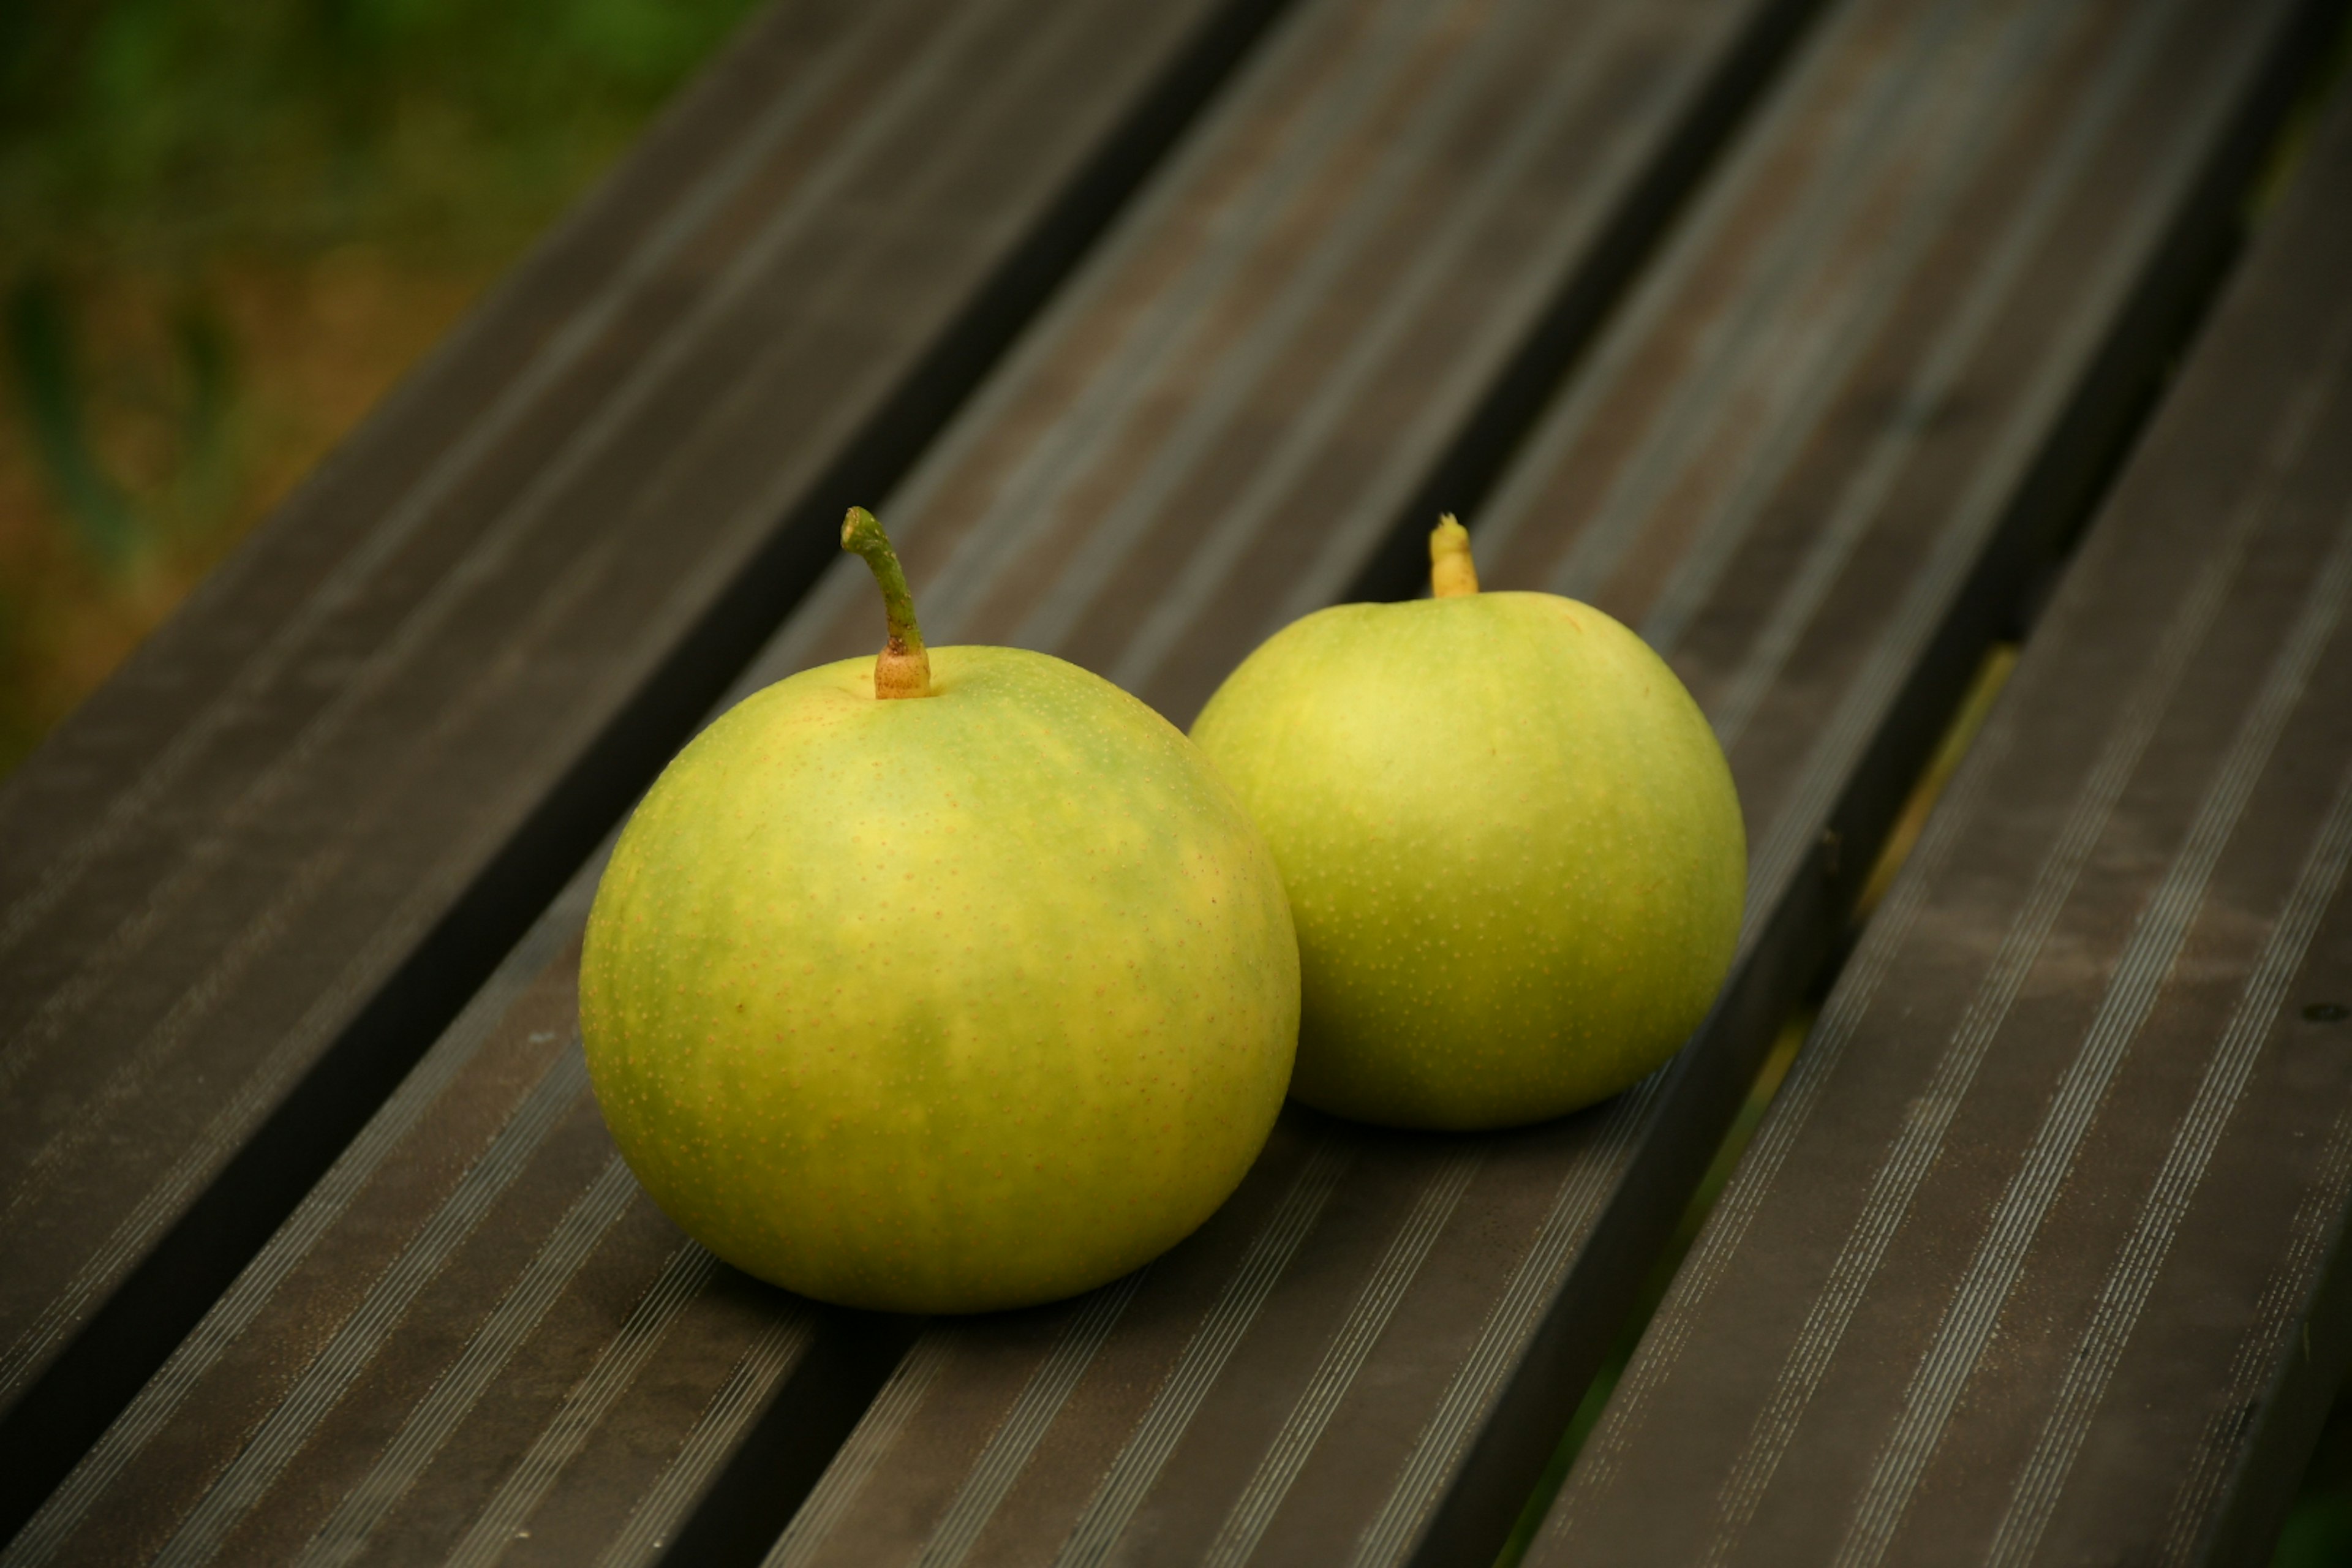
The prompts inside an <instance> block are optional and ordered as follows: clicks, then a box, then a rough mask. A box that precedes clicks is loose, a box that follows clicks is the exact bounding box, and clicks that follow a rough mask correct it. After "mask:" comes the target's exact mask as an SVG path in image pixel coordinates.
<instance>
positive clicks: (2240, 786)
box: [1835, 532, 2352, 1568]
mask: <svg viewBox="0 0 2352 1568" xmlns="http://www.w3.org/2000/svg"><path fill="white" fill-rule="evenodd" d="M2347 589H2352V532H2347V534H2346V535H2345V538H2344V540H2343V542H2341V543H2339V544H2338V545H2337V547H2336V550H2335V552H2334V553H2333V555H2332V556H2331V558H2330V559H2329V561H2328V563H2327V564H2326V568H2325V569H2324V570H2322V571H2321V573H2320V574H2318V576H2317V578H2316V579H2315V583H2314V585H2313V591H2312V593H2311V595H2310V597H2309V598H2307V599H2306V601H2305V606H2304V608H2303V611H2302V613H2301V614H2300V615H2298V616H2297V617H2296V619H2295V623H2294V626H2293V628H2292V629H2291V630H2290V631H2289V633H2288V635H2287V637H2286V639H2285V642H2284V646H2283V647H2281V648H2280V650H2279V652H2278V654H2277V656H2276V657H2275V658H2273V661H2272V663H2271V667H2270V668H2269V670H2268V671H2267V672H2266V674H2265V676H2264V679H2263V685H2262V688H2261V689H2260V691H2259V693H2258V694H2257V696H2256V697H2255V700H2254V702H2253V705H2252V709H2251V710H2250V711H2249V712H2248V713H2247V715H2246V717H2245V720H2244V721H2243V722H2242V724H2241V726H2240V728H2239V731H2238V733H2237V735H2236V737H2235V738H2234V739H2233V740H2232V742H2231V746H2230V750H2229V752H2228V754H2227V756H2226V757H2225V759H2224V760H2223V762H2222V764H2221V768H2220V769H2219V771H2218V772H2217V773H2216V775H2215V777H2214V780H2213V783H2212V784H2211V785H2210V788H2209V789H2208V790H2207V793H2206V795H2205V799H2204V800H2203V802H2202V803H2200V806H2199V808H2198V814H2197V818H2196V820H2195V822H2194V823H2192V824H2191V825H2190V827H2189V834H2188V837H2187V838H2186V840H2185V841H2184V842H2183V844H2182V846H2181V848H2180V851H2179V854H2178V855H2177V856H2176V858H2174V860H2173V862H2172V864H2171V866H2170V867H2169V868H2168V869H2167V871H2166V873H2165V878H2164V880H2163V882H2162V883H2161V884H2160V885H2158V888H2157V889H2156V891H2155V893H2154V894H2153V895H2152V896H2151V897H2150V899H2149V900H2148V902H2147V905H2146V906H2145V907H2144V908H2143V909H2142V910H2141V913H2140V917H2139V921H2138V923H2137V926H2136V927H2135V929H2134V931H2133V932H2132V936H2131V940H2130V942H2128V944H2127V945H2126V948H2125V951H2124V954H2123V957H2122V959H2121V961H2120V963H2118V964H2117V967H2116V974H2115V977H2114V978H2113V980H2112V981H2110V983H2109V984H2108V988H2107V994H2106V995H2105V997H2104V998H2103V999H2102V1000H2101V1003H2100V1006H2099V1011H2098V1014H2097V1015H2096V1016H2095V1017H2094V1018H2093V1020H2092V1024H2091V1027H2090V1030H2089V1032H2088V1034H2087V1036H2086V1037H2085V1039H2084V1044H2083V1047H2082V1048H2081V1050H2080V1052H2079V1054H2078V1055H2077V1056H2076V1058H2075V1059H2074V1064H2073V1066H2072V1067H2070V1068H2069V1069H2068V1070H2067V1073H2066V1077H2065V1079H2064V1080H2063V1082H2062V1083H2061V1084H2060V1086H2059V1089H2058V1093H2057V1095H2056V1096H2055V1097H2054V1099H2053V1102H2052V1104H2051V1106H2050V1109H2049V1110H2048V1112H2047V1113H2046V1115H2045V1116H2044V1119H2043V1121H2042V1126H2041V1128H2040V1129H2039V1130H2037V1131H2036V1133H2035V1135H2034V1140H2033V1142H2032V1147H2031V1148H2030V1150H2029V1151H2028V1152H2027V1155H2026V1158H2025V1161H2024V1163H2023V1164H2022V1165H2021V1167H2020V1168H2019V1170H2018V1172H2017V1173H2016V1174H2015V1175H2014V1176H2013V1177H2012V1178H2011V1181H2010V1184H2009V1186H2008V1189H2007V1190H2006V1191H2005V1192H2004V1193H2003V1194H2002V1195H2001V1201H2000V1206H1999V1208H1998V1209H1997V1210H1996V1211H1995V1214H1994V1218H1993V1223H1992V1225H1991V1226H1990V1228H1989V1229H1988V1231H1987V1233H1986V1235H1985V1237H1984V1238H1983V1240H1982V1241H1981V1242H1980V1243H1979V1247H1978V1249H1977V1254H1976V1257H1975V1258H1973V1259H1972V1260H1971V1262H1970V1265H1969V1270H1968V1273H1967V1274H1966V1276H1964V1277H1963V1279H1962V1280H1961V1282H1960V1285H1959V1288H1958V1290H1957V1291H1956V1293H1955V1295H1954V1297H1953V1299H1952V1301H1951V1304H1950V1306H1949V1307H1948V1310H1947V1311H1946V1314H1945V1318H1944V1321H1943V1323H1942V1325H1941V1326H1940V1327H1939V1329H1938V1330H1937V1336H1936V1341H1935V1343H1934V1344H1933V1346H1932V1347H1931V1348H1930V1349H1929V1351H1928V1352H1927V1355H1926V1356H1925V1357H1924V1358H1923V1359H1922V1361H1921V1363H1920V1364H1919V1366H1918V1368H1917V1370H1916V1372H1915V1373H1914V1374H1913V1376H1912V1380H1911V1384H1910V1386H1909V1387H1908V1388H1907V1389H1906V1391H1905V1394H1904V1400H1903V1409H1902V1415H1901V1416H1900V1418H1899V1419H1898V1420H1897V1422H1896V1425H1895V1431H1894V1432H1893V1433H1892V1434H1891V1435H1890V1436H1889V1437H1888V1438H1887V1440H1886V1442H1885V1445H1884V1446H1883V1447H1881V1449H1880V1453H1879V1459H1878V1462H1877V1464H1876V1466H1875V1467H1874V1470H1873V1473H1872V1475H1871V1478H1870V1480H1869V1483H1868V1484H1867V1486H1866V1487H1865V1489H1864V1493H1863V1496H1862V1498H1861V1500H1860V1501H1859V1502H1858V1504H1857V1505H1856V1507H1855V1510H1854V1513H1853V1520H1852V1521H1851V1523H1850V1525H1849V1527H1848V1530H1847V1532H1846V1536H1845V1539H1844V1541H1843V1543H1842V1544H1841V1546H1840V1548H1839V1551H1838V1554H1837V1557H1836V1559H1835V1568H1871V1565H1874V1564H1875V1563H1878V1562H1880V1561H1881V1560H1882V1559H1883V1558H1884V1557H1885V1552H1886V1550H1887V1547H1888V1545H1889V1543H1890V1542H1892V1541H1893V1539H1894V1535H1895V1528H1896V1526H1897V1525H1898V1524H1900V1523H1901V1521H1902V1516H1903V1514H1904V1512H1905V1511H1906V1510H1907V1508H1908V1507H1909V1504H1910V1500H1911V1497H1912V1494H1913V1492H1914V1490H1915V1489H1916V1487H1917V1485H1918V1481H1919V1478H1920V1476H1921V1475H1922V1473H1924V1472H1925V1470H1926V1468H1927V1461H1928V1458H1930V1456H1931V1455H1932V1454H1933V1452H1934V1450H1935V1447H1936V1443H1937V1438H1938V1437H1939V1436H1940V1435H1941V1433H1942V1430H1943V1426H1944V1423H1945V1420H1946V1419H1947V1417H1948V1415H1950V1413H1951V1409H1952V1406H1953V1405H1954V1403H1955V1402H1957V1401H1958V1398H1959V1393H1960V1388H1961V1386H1962V1384H1964V1383H1965V1382H1966V1381H1967V1378H1968V1376H1969V1373H1971V1372H1972V1371H1973V1370H1974V1368H1975V1366H1976V1363H1977V1360H1978V1358H1979V1356H1980V1355H1981V1354H1982V1353H1983V1350H1984V1347H1985V1344H1986V1342H1988V1341H1989V1340H1990V1337H1991V1335H1992V1331H1993V1328H1994V1326H1995V1324H1996V1322H1997V1321H1998V1319H1999V1315H2000V1308H2001V1305H2002V1304H2003V1303H2004V1302H2005V1301H2006V1300H2008V1297H2009V1294H2010V1292H2011V1289H2012V1288H2013V1287H2014V1285H2015V1283H2016V1280H2017V1277H2018V1275H2019V1273H2020V1272H2021V1270H2022V1269H2023V1268H2024V1266H2025V1256H2026V1252H2027V1249H2028V1247H2030V1246H2031V1244H2032V1239H2033V1237H2034V1235H2035V1233H2036V1232H2037V1231H2038V1229H2039V1227H2040V1225H2041V1221H2042V1216H2043V1215H2044V1214H2046V1213H2047V1212H2048V1208H2049V1205H2050V1204H2051V1202H2052V1201H2053V1198H2054V1196H2055V1195H2056V1192H2057V1189H2058V1186H2059V1184H2060V1183H2061V1182H2062V1181H2063V1178H2064V1176H2065V1173H2066V1172H2067V1170H2068V1169H2070V1168H2071V1166H2072V1164H2073V1162H2074V1152H2075V1150H2076V1149H2077V1148H2078V1147H2079V1146H2080V1143H2081V1141H2082V1138H2083V1136H2084V1132H2085V1131H2087V1130H2088V1128H2089V1125H2090V1121H2091V1118H2092V1116H2093V1114H2094V1113H2095V1111H2096V1110H2097V1108H2098V1104H2099V1101H2100V1099H2101V1097H2102V1096H2103V1095H2104V1093H2105V1089H2106V1086H2107V1084H2108V1082H2109V1081H2110V1080H2111V1079H2112V1078H2113V1077H2114V1074H2115V1071H2116V1068H2117V1067H2118V1066H2119V1065H2120V1062H2121V1059H2122V1057H2123V1053H2124V1051H2125V1050H2126V1047H2128V1046H2129V1045H2130V1043H2131V1040H2132V1038H2133V1037H2134V1036H2135V1035H2136V1034H2137V1032H2138V1029H2139V1026H2140V1025H2141V1024H2142V1023H2143V1022H2145V1021H2146V1019H2147V1014H2148V1012H2149V1010H2150V1009H2151V1008H2153V1007H2154V1006H2155V1005H2156V997H2157V993H2158V990H2159V989H2160V988H2161V987H2162V985H2163V984H2164V982H2165V980H2166V979H2167V978H2168V977H2169V974H2170V973H2171V969H2172V965H2173V963H2174V962H2175V961H2176V960H2177V958H2178V957H2179V952H2180V949H2181V945H2182V944H2183V943H2184V942H2186V941H2187V940H2188V935H2189V925H2190V923H2191V921H2193V920H2194V919H2195V918H2196V915H2197V913H2198V911H2199V910H2200V907H2201V905H2202V902H2203V899H2204V891H2205V887H2206V883H2207V881H2208V879H2210V876H2211V874H2212V870H2213V867H2214V864H2215V863H2216V862H2217V861H2218V860H2219V859H2220V858H2221V851H2222V849H2223V847H2225V846H2226V845H2227V844H2228V842H2229V838H2230V836H2231V833H2232V832H2233V831H2234V830H2235V828H2236V826H2237V822H2238V818H2239V816H2240V814H2241V813H2242V811H2243V810H2244V808H2245V804H2246V800H2247V797H2248V795H2250V794H2251V793H2252V789H2253V786H2254V783H2255V781H2256V779H2257V778H2258V777H2259V776H2260V775H2261V773H2262V772H2263V769H2264V767H2265V766H2266V765H2267V764H2268V763H2269V760H2270V756H2271V753H2272V752H2273V749H2274V748H2275V746H2276V745H2277V742H2278V738H2279V734H2280V732H2281V731H2283V730H2284V727H2285V724H2286V721H2287V718H2288V716H2289V714H2290V713H2291V712H2292V710H2293V709H2294V704H2295V703H2296V701H2297V700H2300V698H2301V697H2302V694H2303V690H2304V688H2305V684H2306V683H2307V682H2308V680H2309V679H2310V675H2311V670H2312V668H2313V666H2314V665H2315V663H2316V661H2317V659H2318V658H2319V655H2320V652H2321V651H2322V649H2323V648H2324V647H2326V643H2327V640H2328V638H2329V637H2331V636H2333V634H2334V632H2335V630H2336V625H2337V623H2338V622H2339V621H2340V620H2341V619H2342V618H2343V615H2344V610H2345V601H2346V597H2347Z"/></svg>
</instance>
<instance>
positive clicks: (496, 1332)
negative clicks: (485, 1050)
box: [164, 1156, 637, 1568]
mask: <svg viewBox="0 0 2352 1568" xmlns="http://www.w3.org/2000/svg"><path fill="white" fill-rule="evenodd" d="M636 1195H637V1184H636V1183H635V1181H634V1180H633V1179H631V1177H630V1175H629V1169H628V1167H627V1166H626V1165H625V1164H623V1163H621V1161H620V1159H619V1158H618V1157H617V1156H615V1157H614V1159H613V1160H612V1161H611V1163H608V1164H606V1165H605V1167H604V1172H603V1173H602V1174H600V1175H599V1176H598V1177H597V1178H596V1180H595V1182H594V1183H593V1184H592V1185H591V1186H590V1187H589V1189H588V1190H587V1192H585V1193H583V1194H581V1196H580V1198H579V1199H578V1200H577V1201H576V1202H575V1203H574V1204H573V1205H572V1208H571V1210H570V1212H568V1213H567V1214H565V1215H564V1216H563V1218H562V1219H561V1220H560V1221H558V1222H557V1223H556V1226H555V1228H554V1230H553V1231H551V1233H550V1234H549V1236H548V1237H547V1240H546V1241H545V1242H543V1243H542V1244H541V1247H540V1249H539V1253H538V1255H537V1256H536V1257H534V1258H532V1259H531V1261H530V1266H529V1267H528V1268H525V1269H524V1270H523V1274H522V1278H521V1279H518V1280H516V1281H515V1283H514V1285H513V1287H512V1288H511V1289H509V1290H508V1292H507V1293H506V1295H505V1296H504V1298H502V1299H501V1300H499V1304H498V1305H497V1306H496V1307H495V1308H493V1309H492V1310H491V1312H490V1315H489V1318H488V1321H485V1322H484V1323H483V1324H482V1326H481V1327H480V1328H479V1329H478V1330H477V1331H475V1332H474V1335H473V1337H472V1338H471V1339H469V1340H468V1341H467V1342H466V1344H465V1347H464V1349H463V1350H462V1351H460V1352H458V1356H457V1362H456V1363H454V1364H453V1365H451V1366H450V1367H449V1368H448V1370H447V1371H446V1372H445V1373H443V1374H442V1376H441V1378H440V1379H439V1381H438V1382H436V1384H434V1385H433V1388H432V1389H431V1391H430V1392H428V1393H427V1394H425V1399H424V1401H423V1403H421V1404H420V1405H417V1407H416V1408H415V1411H414V1412H412V1413H411V1414H410V1415H409V1417H408V1419H407V1421H406V1422H404V1423H403V1425H402V1426H401V1429H400V1431H399V1432H398V1433H397V1434H395V1435H394V1437H393V1440H392V1441H391V1443H389V1444H388V1445H386V1447H385V1448H384V1450H383V1453H382V1454H381V1455H380V1456H379V1457H378V1458H377V1459H376V1462H375V1464H374V1466H373V1468H370V1469H369V1471H368V1473H367V1475H366V1476H365V1477H363V1478H362V1479H361V1480H360V1482H359V1484H358V1485H357V1486H355V1487H353V1488H352V1489H351V1490H350V1491H349V1492H346V1493H345V1494H344V1496H343V1500H342V1503H341V1506H340V1507H338V1508H337V1509H336V1510H335V1512H334V1514H333V1516H332V1517H331V1518H330V1519H329V1520H328V1521H327V1522H326V1524H325V1525H324V1526H322V1527H321V1528H320V1531H319V1533H318V1535H316V1536H315V1537H313V1538H312V1540H311V1542H310V1545H309V1546H308V1547H306V1548H305V1549H304V1551H303V1552H302V1555H301V1556H300V1557H299V1559H297V1562H298V1563H300V1564H302V1565H303V1568H312V1565H320V1568H323V1565H326V1564H340V1563H348V1562H349V1561H351V1559H352V1558H353V1557H355V1556H357V1555H358V1554H359V1552H361V1551H362V1549H363V1548H364V1547H365V1546H366V1545H367V1543H368V1537H369V1536H370V1535H371V1534H373V1531H374V1530H375V1528H376V1526H377V1525H379V1524H381V1523H382V1522H383V1520H384V1518H385V1516H386V1515H388V1514H389V1513H391V1512H392V1510H393V1509H394V1507H396V1506H397V1505H398V1504H399V1501H400V1500H401V1499H402V1498H403V1497H404V1496H406V1495H407V1492H408V1489H409V1488H410V1487H412V1486H414V1485H415V1483H416V1478H417V1477H418V1476H420V1475H422V1474H423V1473H424V1472H425V1467H426V1466H427V1465H429V1464H431V1463H432V1462H433V1458H434V1456H435V1455H436V1454H438V1453H439V1452H440V1451H441V1449H442V1447H443V1446H444V1445H445V1444H446V1443H447V1442H448V1441H449V1439H450V1437H451V1436H454V1435H455V1434H456V1432H457V1428H458V1426H460V1425H461V1424H463V1423H464V1421H465V1419H466V1417H467V1415H471V1414H472V1413H473V1409H474V1406H475V1405H476V1404H477V1403H478V1402H479V1401H480V1399H481V1397H482V1395H483V1394H485V1393H486V1392H488V1389H489V1386H490V1384H492V1383H493V1382H494V1381H496V1379H497V1377H498V1374H499V1371H500V1370H501V1369H502V1368H504V1367H505V1365H506V1363H507V1361H508V1359H509V1357H511V1356H512V1355H513V1354H514V1352H516V1351H517V1350H518V1349H520V1347H521V1345H522V1342H524V1341H525V1340H527V1339H529V1338H530V1335H531V1333H532V1331H534V1330H536V1329H537V1328H538V1327H539V1324H540V1321H541V1319H543V1318H545V1317H546V1316H547V1310H548V1309H549V1308H550V1307H552V1306H553V1305H554V1304H555V1301H556V1299H557V1298H558V1297H560V1296H562V1293H563V1291H564V1289H566V1288H567V1287H568V1286H569V1285H570V1284H571V1283H572V1279H573V1278H574V1277H575V1276H577V1275H578V1274H579V1272H580V1270H581V1268H583V1266H584V1265H585V1264H586V1263H587V1261H588V1258H589V1255H590V1254H591V1253H593V1251H594V1250H595V1249H596V1246H597V1244H598V1243H599V1242H601V1241H603V1240H604V1235H605V1233H606V1232H607V1231H609V1230H610V1229H612V1227H613V1225H614V1222H615V1221H616V1220H618V1219H619V1218H620V1217H621V1215H622V1213H623V1211H625V1209H626V1208H627V1207H628V1206H629V1204H630V1202H631V1200H632V1199H634V1198H635V1197H636ZM291 1451H292V1450H291V1449H290V1448H289V1454H290V1453H291ZM259 1499H260V1494H259V1493H258V1492H257V1493H255V1494H254V1495H253V1499H252V1501H253V1502H258V1501H259ZM250 1507H251V1504H250V1503H249V1504H248V1510H249V1509H250ZM190 1524H191V1525H193V1524H194V1519H193V1518H192V1519H191V1521H190ZM235 1527H236V1520H234V1519H227V1520H223V1521H221V1522H220V1523H219V1524H218V1525H217V1526H216V1530H217V1533H216V1534H215V1536H214V1538H213V1542H212V1544H211V1545H210V1546H209V1547H207V1548H205V1550H204V1552H202V1554H201V1555H199V1554H198V1553H197V1552H195V1551H194V1550H193V1547H192V1548H191V1549H188V1550H182V1549H181V1547H180V1541H175V1542H173V1547H171V1548H167V1549H166V1550H165V1553H164V1555H165V1557H166V1558H167V1559H177V1560H184V1561H189V1562H197V1561H204V1560H206V1559H208V1558H209V1557H210V1556H212V1555H213V1554H215V1553H216V1552H218V1550H219V1544H218V1543H219V1542H220V1541H221V1540H223V1539H226V1535H227V1534H228V1532H229V1531H231V1530H233V1529H234V1528H235ZM195 1539H197V1538H196V1537H193V1536H192V1535H191V1534H190V1531H189V1528H188V1527H183V1530H182V1536H181V1540H184V1541H190V1542H194V1540H195Z"/></svg>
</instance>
